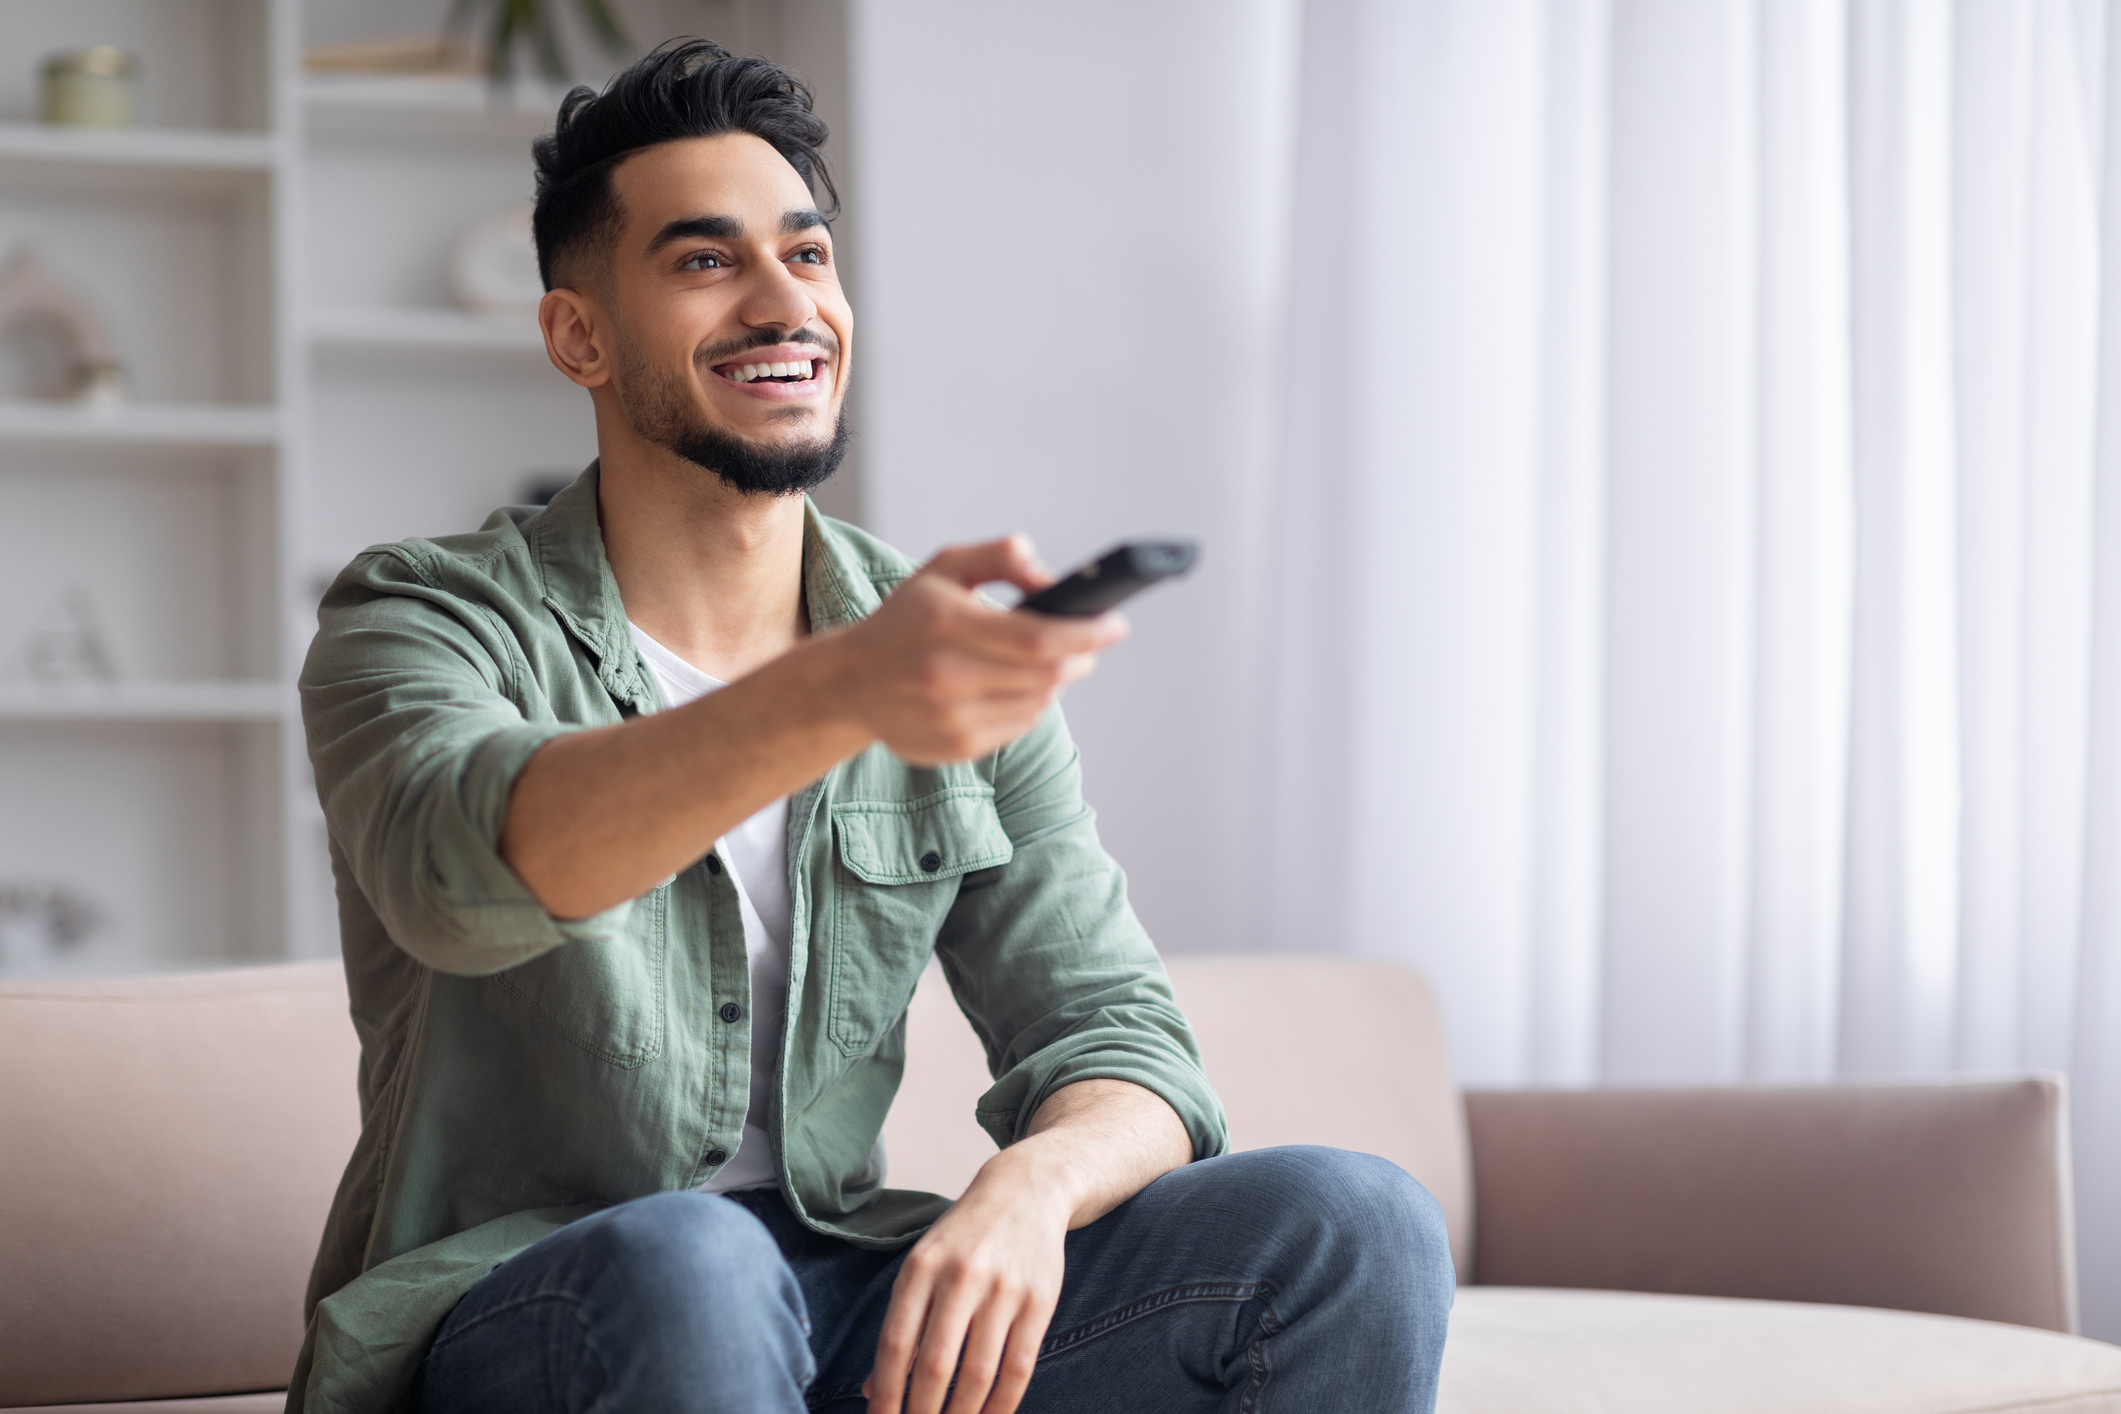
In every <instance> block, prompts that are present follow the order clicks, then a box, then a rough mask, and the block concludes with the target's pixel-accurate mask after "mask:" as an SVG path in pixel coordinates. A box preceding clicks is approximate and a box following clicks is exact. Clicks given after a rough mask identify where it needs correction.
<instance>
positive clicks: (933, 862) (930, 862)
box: [921, 849, 943, 874]
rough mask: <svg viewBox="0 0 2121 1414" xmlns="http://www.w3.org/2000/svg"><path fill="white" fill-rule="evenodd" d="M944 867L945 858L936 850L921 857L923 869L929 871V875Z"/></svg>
mask: <svg viewBox="0 0 2121 1414" xmlns="http://www.w3.org/2000/svg"><path fill="white" fill-rule="evenodd" d="M942 867H943V857H942V856H941V855H940V854H937V853H936V852H935V851H934V850H932V849H931V850H929V851H928V852H927V853H926V854H924V855H922V856H921V868H923V869H925V870H927V871H928V872H929V873H931V874H933V873H934V872H935V871H936V870H938V869H940V868H942Z"/></svg>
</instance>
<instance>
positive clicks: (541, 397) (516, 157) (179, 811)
mask: <svg viewBox="0 0 2121 1414" xmlns="http://www.w3.org/2000/svg"><path fill="white" fill-rule="evenodd" d="M618 3H619V8H620V10H621V13H622V15H624V17H625V18H626V19H627V20H628V21H629V22H630V23H631V25H632V28H633V31H634V34H635V37H636V38H637V39H639V40H641V41H643V42H652V41H654V40H657V39H660V38H662V37H664V36H666V35H670V34H677V33H700V34H708V35H711V36H713V37H715V38H717V39H721V40H722V41H723V42H724V43H726V44H728V45H729V46H730V47H731V48H733V49H735V50H737V51H739V52H751V53H767V54H771V55H773V56H774V57H776V58H779V59H781V60H782V61H783V62H787V63H789V64H791V66H793V67H795V68H797V69H798V70H799V71H802V72H805V73H808V74H810V75H811V76H812V77H813V78H814V79H815V80H817V82H818V86H819V89H820V97H821V99H822V100H823V103H822V105H821V106H823V108H824V110H825V113H826V117H827V119H828V121H831V122H834V123H835V124H837V123H838V122H839V120H840V119H841V118H842V117H843V115H844V112H845V107H844V101H843V91H844V82H845V72H846V65H845V55H844V45H845V30H846V27H845V16H844V10H843V4H844V0H618ZM443 9H444V0H364V3H363V4H362V5H359V6H349V5H344V4H340V3H335V2H334V0H7V3H6V4H5V5H0V55H8V56H12V57H11V58H10V59H9V60H8V61H7V62H5V63H0V255H4V254H5V253H6V252H7V251H8V250H9V249H11V248H12V247H14V246H15V245H17V244H18V243H20V242H25V241H26V242H30V243H32V244H34V245H35V246H36V247H37V248H38V249H39V251H40V253H41V254H43V255H44V256H45V257H46V258H47V261H48V263H49V264H51V265H52V266H53V267H54V268H55V269H56V270H57V271H58V272H59V273H60V274H61V275H62V276H63V277H65V278H66V279H68V280H69V281H70V282H72V283H74V284H76V285H79V286H81V287H83V288H84V289H86V290H87V291H88V292H89V293H90V294H91V295H92V296H93V297H94V298H95V300H96V301H97V302H98V303H99V304H100V305H101V306H102V307H103V308H104V310H105V312H106V315H107V317H108V318H109V321H110V323H111V325H112V327H113V331H114V336H115V337H116V339H117V341H118V343H119V345H120V353H121V355H122V357H123V359H124V361H125V364H126V369H127V389H126V397H125V398H124V399H123V400H122V401H120V402H118V403H116V404H113V405H107V406H88V405H74V404H59V403H40V402H30V401H8V400H0V544H4V546H5V548H4V549H0V889H6V888H8V887H10V886H15V887H17V888H18V889H19V887H21V886H29V887H32V888H34V887H44V886H50V887H63V888H65V889H67V890H69V891H70V892H72V893H73V894H75V895H78V896H80V897H84V898H86V899H88V900H89V901H90V902H91V903H92V904H93V905H94V908H95V910H96V912H97V914H98V916H99V918H100V919H101V920H102V922H101V925H100V926H99V929H98V931H97V932H96V933H95V934H94V935H93V936H92V937H91V938H89V939H88V940H87V941H86V942H84V943H83V944H82V945H81V946H80V947H79V948H78V949H77V950H75V951H73V952H70V953H68V954H67V955H66V956H63V957H62V956H46V957H42V958H29V959H25V958H24V957H23V956H20V955H18V954H17V953H16V952H11V951H10V948H11V947H14V944H12V943H10V942H9V939H10V938H11V937H18V936H19V932H18V933H15V934H11V933H9V932H8V929H9V928H10V926H11V924H10V921H9V920H8V919H7V918H4V917H0V979H6V978H11V977H19V976H25V975H40V974H73V975H78V974H81V973H84V972H88V973H93V972H102V973H110V972H131V971H151V970H163V969H169V968H181V967H197V966H210V965H217V964H223V963H229V962H236V961H243V960H255V959H265V958H278V957H302V956H329V955H332V954H334V953H335V952H336V950H337V925H336V916H335V910H334V905H333V902H332V891H331V878H330V870H329V866H328V861H327V859H326V839H325V831H324V825H323V818H322V814H321V812H320V811H319V809H318V806H317V803H316V799H315V786H314V783H313V781H312V779H311V777H310V773H309V768H308V764H307V759H306V754H305V752H304V750H303V744H302V740H301V723H300V713H299V709H298V701H297V694H296V691H295V679H296V674H297V673H298V671H299V669H300V666H301V660H302V656H303V654H304V652H305V651H306V649H307V646H308V641H309V638H310V636H311V635H312V634H313V633H314V631H315V627H316V604H317V599H318V596H319V595H320V594H321V592H322V590H323V587H324V585H325V584H326V583H328V582H329V580H330V578H331V577H332V576H333V575H334V574H336V572H337V571H338V570H339V569H340V568H341V567H342V566H343V565H344V564H345V563H346V561H347V560H348V559H349V558H351V557H352V556H353V555H354V554H356V553H357V552H359V551H360V550H361V549H362V548H364V547H365V546H367V545H370V544H373V543H375V542H378V541H384V540H394V539H399V538H402V537H405V536H409V535H439V534H447V533H451V532H455V531H462V530H469V529H474V528H476V527H477V526H478V525H479V523H480V522H481V521H483V520H484V519H485V517H486V515H487V514H488V513H489V512H490V511H491V510H492V509H493V508H494V507H496V506H499V505H503V504H509V503H512V502H517V501H520V500H521V499H522V498H523V496H524V493H525V492H526V490H527V489H528V488H529V487H530V486H531V485H532V484H533V483H535V482H539V481H552V480H558V479H562V478H568V477H572V476H573V475H574V474H575V473H576V472H578V471H579V470H580V469H581V467H582V466H583V465H584V464H585V463H586V462H587V461H588V460H589V458H590V457H591V456H592V455H593V454H594V450H595V438H594V430H593V427H592V424H591V417H590V409H589V403H588V399H587V395H586V394H584V393H582V392H581V390H579V389H577V388H575V387H574V386H573V385H571V384H569V383H567V382H566V380H565V379H563V378H561V377H560V375H559V374H558V373H556V372H555V371H553V369H552V368H551V367H550V365H549V364H548V363H547V361H546V359H545V358H544V354H543V341H542V338H541V337H540V335H539V333H538V330H537V327H536V324H535V321H534V319H533V318H531V317H530V316H529V315H528V314H524V315H521V316H505V317H503V316H490V315H475V314H469V313H466V312H463V311H461V310H459V309H457V308H455V307H453V305H452V304H451V303H450V301H449V298H448V292H447V287H446V281H445V273H444V272H445V268H446V260H447V254H448V250H449V247H450V245H451V243H452V242H453V241H454V239H455V238H456V235H457V234H458V232H459V231H461V230H462V229H463V228H464V226H465V225H467V224H468V223H469V222H471V221H472V220H474V219H476V218H477V217H479V216H482V215H484V214H486V213H488V212H491V211H495V210H498V209H500V208H502V207H504V206H507V205H509V204H511V203H515V202H520V201H523V200H525V199H527V198H528V196H529V195H530V192H531V166H530V155H529V145H530V141H531V139H532V138H533V137H535V136H536V135H538V134H539V133H542V132H544V131H546V130H547V129H548V128H549V126H550V122H551V114H552V112H553V109H554V107H555V106H556V104H557V101H558V97H559V95H560V93H561V92H562V91H563V88H555V87H553V86H550V85H546V84H543V83H541V82H536V81H527V82H524V83H522V84H519V85H517V86H516V87H515V88H514V89H512V90H511V91H509V92H508V93H507V94H504V95H500V96H496V94H495V93H494V91H493V90H492V89H491V88H490V87H489V86H488V85H487V84H485V83H484V82H483V81H481V80H477V79H466V78H460V77H459V78H446V77H444V78H438V77H429V76H390V75H384V76H365V75H361V76H347V75H328V74H309V73H305V72H304V71H303V69H302V67H301V64H300V56H301V52H302V48H303V46H304V45H305V44H307V43H314V42H320V41H321V42H330V41H335V40H341V39H348V38H362V37H375V36H380V35H393V34H407V33H417V32H420V31H421V30H423V29H431V28H432V27H433V26H434V25H435V24H437V23H438V22H439V19H440V16H441V14H442V11H443ZM93 43H111V44H117V45H119V46H121V47H123V48H126V49H128V50H131V51H132V52H134V53H136V54H138V55H140V57H141V59H142V64H141V69H140V80H139V91H138V96H139V105H138V124H137V126H134V127H131V128H126V129H120V130H110V131H85V130H68V129H57V128H51V127H46V126H43V125H41V124H39V123H37V122H36V121H35V111H36V110H35V92H34V90H35V85H36V69H37V65H38V61H39V60H40V59H41V58H42V56H43V55H45V54H46V53H49V52H52V51H54V50H58V49H64V48H74V47H79V46H82V45H86V44H93ZM576 52H577V53H578V54H583V53H588V52H590V51H587V50H581V49H577V51H576ZM841 176H842V180H843V189H844V188H845V186H846V185H847V183H846V182H845V176H846V174H845V172H844V164H842V171H841ZM842 230H843V231H844V227H843V228H842ZM857 497H858V489H857V484H856V483H855V481H854V478H853V477H852V476H851V475H850V476H843V478H842V480H841V482H840V483H839V484H838V485H837V486H836V487H834V488H832V491H831V492H830V493H829V495H828V505H829V506H830V507H831V508H832V509H834V510H835V511H836V512H837V513H841V514H852V513H855V512H856V511H858V506H859V503H858V499H857ZM83 590H85V591H86V592H87V593H88V594H89V595H90V596H91V597H92V599H93V608H94V617H95V619H96V621H97V623H98V626H99V631H100V633H101V634H102V636H103V637H104V638H105V639H106V640H107V642H108V646H109V648H110V653H111V656H112V657H113V659H114V660H115V667H116V669H117V676H116V679H115V680H113V681H71V682H55V681H48V680H43V679H42V678H39V677H37V676H36V675H35V674H32V673H30V672H29V670H28V667H27V664H28V663H29V661H30V658H31V653H30V651H29V647H28V645H30V644H31V643H32V642H33V641H35V640H37V639H38V636H39V635H40V634H46V633H48V631H49V624H50V622H51V621H52V617H53V616H54V615H55V614H62V613H64V612H66V608H65V606H66V604H67V603H69V602H71V601H70V600H69V597H68V596H70V595H74V594H76V593H77V592H79V591H83ZM16 926H19V920H16Z"/></svg>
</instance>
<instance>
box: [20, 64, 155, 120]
mask: <svg viewBox="0 0 2121 1414" xmlns="http://www.w3.org/2000/svg"><path fill="white" fill-rule="evenodd" d="M139 71H140V61H139V60H138V59H136V58H134V57H133V56H132V55H130V54H128V53H126V52H125V51H124V50H123V49H117V48H113V47H112V46H111V45H108V44H98V45H95V46H93V47H91V48H88V49H68V50H65V51H63V52H61V53H58V54H51V55H47V56H46V57H45V60H44V67H43V70H42V73H41V76H40V77H41V79H42V84H41V93H40V103H39V112H38V116H39V117H41V118H42V119H43V120H44V121H45V122H47V123H53V124H56V125H58V126H61V127H68V128H129V127H131V126H132V124H133V75H134V74H136V73H138V72H139Z"/></svg>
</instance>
